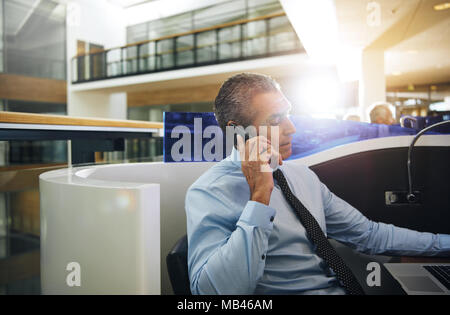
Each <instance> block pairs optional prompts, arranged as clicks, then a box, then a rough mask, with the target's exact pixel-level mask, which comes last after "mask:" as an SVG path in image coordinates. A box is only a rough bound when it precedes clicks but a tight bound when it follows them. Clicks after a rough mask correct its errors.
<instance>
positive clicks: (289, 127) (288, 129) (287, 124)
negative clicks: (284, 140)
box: [282, 117, 296, 136]
mask: <svg viewBox="0 0 450 315" xmlns="http://www.w3.org/2000/svg"><path fill="white" fill-rule="evenodd" d="M282 128H283V129H282V133H283V134H284V135H286V136H289V135H291V134H293V133H295V131H296V129H295V126H294V124H293V123H292V121H291V119H290V118H289V117H286V119H285V121H284V124H283V125H282Z"/></svg>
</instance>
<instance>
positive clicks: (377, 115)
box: [369, 103, 395, 125]
mask: <svg viewBox="0 0 450 315" xmlns="http://www.w3.org/2000/svg"><path fill="white" fill-rule="evenodd" d="M369 116H370V122H371V123H372V124H384V125H392V124H394V123H395V120H394V117H393V116H392V112H391V109H390V108H389V105H388V104H387V103H378V104H375V105H374V106H373V108H372V110H371V111H370V114H369Z"/></svg>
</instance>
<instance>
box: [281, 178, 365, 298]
mask: <svg viewBox="0 0 450 315" xmlns="http://www.w3.org/2000/svg"><path fill="white" fill-rule="evenodd" d="M273 178H274V179H276V180H277V182H278V185H280V188H281V191H282V192H283V194H284V196H285V198H286V199H287V201H288V202H289V204H290V205H291V206H292V208H294V210H295V214H296V215H297V217H298V218H299V220H300V222H301V223H302V225H303V226H304V227H305V230H306V234H307V235H308V238H309V240H310V241H311V242H312V243H313V244H314V245H315V246H316V254H317V255H318V256H319V257H320V258H322V259H323V260H324V261H325V262H326V263H327V264H328V266H329V267H330V268H331V269H332V270H333V271H334V273H335V274H336V277H337V279H338V280H339V281H340V283H341V285H342V287H343V288H344V289H345V290H346V291H347V293H348V294H351V295H364V291H363V289H362V287H361V285H360V284H359V283H358V281H357V280H356V278H355V276H354V275H353V273H352V271H351V270H350V268H349V267H348V266H347V265H346V264H345V262H344V261H343V260H342V258H341V257H340V256H339V254H338V253H337V252H336V250H335V249H334V247H333V246H332V245H331V244H330V242H329V241H328V239H327V237H326V236H325V234H324V233H323V231H322V229H321V228H320V226H319V223H317V221H316V219H315V218H314V217H313V215H312V214H311V213H310V212H309V211H308V209H306V208H305V206H304V205H303V204H302V203H301V202H300V200H298V199H297V197H295V195H294V194H293V193H292V191H291V189H290V188H289V185H288V183H287V181H286V178H285V177H284V174H283V172H282V171H281V170H280V169H277V170H276V171H274V172H273Z"/></svg>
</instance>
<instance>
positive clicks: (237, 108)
mask: <svg viewBox="0 0 450 315" xmlns="http://www.w3.org/2000/svg"><path fill="white" fill-rule="evenodd" d="M275 91H280V85H279V84H278V83H277V82H276V81H275V80H274V79H272V78H271V77H269V76H267V75H264V74H257V73H240V74H236V75H234V76H232V77H230V78H229V79H227V80H226V81H225V82H224V83H223V84H222V86H221V88H220V90H219V93H218V95H217V97H216V100H215V102H214V114H215V116H216V119H217V121H218V123H219V126H220V128H221V129H222V130H223V132H225V130H226V126H227V123H228V122H229V121H230V120H233V121H235V122H236V123H237V124H238V125H241V126H243V127H247V126H249V125H251V124H252V116H253V115H252V114H253V112H252V111H251V108H250V104H251V100H252V98H253V96H254V95H256V94H257V93H264V92H275Z"/></svg>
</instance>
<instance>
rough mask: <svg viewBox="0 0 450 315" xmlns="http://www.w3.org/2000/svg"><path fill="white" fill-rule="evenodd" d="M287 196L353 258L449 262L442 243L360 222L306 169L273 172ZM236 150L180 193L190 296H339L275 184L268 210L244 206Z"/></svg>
mask: <svg viewBox="0 0 450 315" xmlns="http://www.w3.org/2000/svg"><path fill="white" fill-rule="evenodd" d="M280 167H281V170H282V171H283V173H284V174H285V176H286V178H287V181H288V183H289V186H290V187H291V190H292V191H293V193H294V194H295V195H296V196H297V198H299V199H300V201H301V202H302V203H303V204H304V205H305V206H306V208H307V209H308V210H309V211H310V212H311V213H312V215H313V216H314V217H315V219H316V220H317V222H318V223H319V225H320V227H321V228H322V230H323V231H324V233H325V234H326V235H327V236H328V237H330V238H333V239H336V240H337V241H340V242H342V243H344V244H347V245H349V246H350V247H352V248H355V249H357V250H359V251H361V252H364V253H369V254H381V253H383V254H387V255H408V256H415V255H426V256H430V255H436V254H443V255H450V235H443V234H431V233H421V232H416V231H412V230H408V229H405V228H399V227H395V226H393V225H390V224H384V223H376V222H372V221H370V220H368V219H367V218H366V217H364V216H363V215H362V214H361V213H360V212H359V211H358V210H356V209H355V208H354V207H352V206H351V205H350V204H348V203H346V202H345V201H343V200H342V199H340V198H339V197H337V196H336V195H334V194H333V193H332V192H330V191H329V190H328V188H327V187H326V186H325V185H324V184H323V183H321V182H320V180H319V179H318V177H317V176H316V175H315V174H314V172H312V171H311V170H310V169H309V168H308V167H306V166H303V165H299V164H297V163H293V162H292V161H291V162H289V161H285V162H283V165H282V166H280ZM249 198H250V190H249V187H248V184H247V181H246V179H245V177H244V174H243V173H242V171H241V162H240V160H239V155H238V152H237V151H236V150H233V152H232V154H231V155H230V156H229V157H227V158H226V159H224V160H223V161H221V162H219V163H217V164H216V165H214V166H213V167H212V168H211V169H209V170H208V171H207V172H205V173H204V174H203V175H202V176H201V177H200V178H199V179H198V180H197V181H196V182H195V183H194V184H193V185H192V186H191V187H190V188H189V190H188V192H187V195H186V215H187V233H188V247H189V251H188V267H189V277H190V282H191V291H192V293H193V294H345V291H344V290H343V289H342V288H341V287H340V286H339V285H338V283H337V280H336V277H335V275H334V273H333V272H332V271H331V270H330V269H329V268H327V267H326V264H325V263H324V261H323V260H322V259H321V258H320V257H318V256H317V255H316V254H315V251H314V245H313V244H312V243H311V242H310V241H309V240H308V238H307V236H306V231H305V228H304V227H303V226H302V225H301V223H300V221H299V220H298V219H297V217H296V215H295V213H294V212H293V210H292V208H291V206H290V205H289V204H288V203H287V201H286V199H285V198H284V196H283V193H282V191H281V189H280V187H279V186H278V185H277V183H276V181H275V187H274V189H273V191H272V195H271V198H270V203H269V205H268V206H266V205H264V204H261V203H258V202H255V201H250V200H249Z"/></svg>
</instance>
